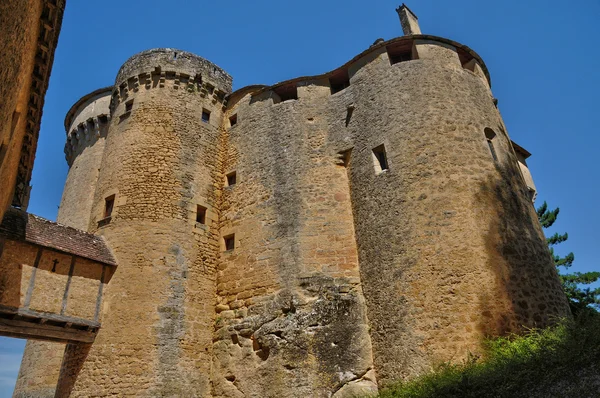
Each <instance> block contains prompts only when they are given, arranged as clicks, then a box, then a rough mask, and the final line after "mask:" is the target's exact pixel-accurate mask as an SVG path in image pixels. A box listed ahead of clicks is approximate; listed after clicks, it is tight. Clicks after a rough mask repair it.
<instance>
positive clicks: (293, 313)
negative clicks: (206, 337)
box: [213, 86, 376, 397]
mask: <svg viewBox="0 0 600 398" xmlns="http://www.w3.org/2000/svg"><path fill="white" fill-rule="evenodd" d="M329 92H330V90H329V87H324V86H305V87H302V88H300V89H299V97H300V99H298V100H284V101H282V102H279V103H277V104H274V103H273V102H274V98H275V101H280V100H281V99H280V98H278V97H277V94H274V93H272V92H267V93H265V95H259V96H256V97H254V98H253V97H252V96H251V95H246V96H244V97H243V98H242V99H241V100H240V101H239V102H237V103H236V104H235V105H233V106H232V107H231V108H230V110H229V112H228V115H227V116H228V118H227V119H226V121H225V125H226V126H227V127H228V125H230V124H231V122H230V121H229V119H230V118H232V117H235V118H236V121H237V122H236V124H235V125H234V126H233V127H230V128H229V129H228V134H227V136H228V137H227V139H226V140H225V141H226V145H225V147H226V148H227V154H228V157H227V160H226V163H225V168H224V174H225V175H229V174H230V173H231V172H235V173H236V184H235V185H232V186H228V187H226V188H225V189H224V193H223V204H222V214H221V216H222V217H221V236H222V237H223V238H226V237H228V236H231V235H232V234H233V235H234V239H235V248H234V249H233V250H223V251H222V253H221V262H220V264H219V272H218V278H217V295H218V298H217V300H218V304H217V312H218V315H217V320H218V322H217V323H216V325H215V329H216V336H215V340H216V343H215V347H214V351H215V354H214V361H215V362H214V369H213V372H214V378H213V387H214V389H213V396H215V397H237V396H248V397H286V396H314V397H321V396H323V397H328V396H331V394H334V393H335V392H336V391H338V390H339V389H340V388H341V387H342V386H344V385H345V384H347V383H354V384H358V385H359V387H364V388H366V389H368V388H369V387H371V389H375V388H376V387H375V386H376V384H375V383H374V381H375V379H374V375H373V372H371V370H372V357H371V347H370V338H369V334H368V322H367V319H366V311H365V306H364V297H363V294H362V289H361V285H360V278H359V271H358V255H357V249H356V242H355V239H354V222H353V216H352V207H351V203H350V187H349V181H348V174H347V171H346V168H345V167H344V165H343V162H341V161H340V159H339V158H338V157H336V153H337V151H338V150H339V148H336V146H335V142H332V141H331V137H330V135H329V128H328V125H329V124H330V123H332V122H333V120H335V117H336V116H333V115H332V116H333V117H331V118H330V117H327V116H329V115H331V112H330V111H329V110H328V106H330V105H331V104H330V103H329V102H328V99H329V97H330V94H329ZM344 109H345V108H344ZM234 115H235V116H234ZM342 116H343V115H342ZM225 185H227V182H226V181H225ZM223 249H226V248H225V247H224V248H223ZM367 379H368V380H367Z"/></svg>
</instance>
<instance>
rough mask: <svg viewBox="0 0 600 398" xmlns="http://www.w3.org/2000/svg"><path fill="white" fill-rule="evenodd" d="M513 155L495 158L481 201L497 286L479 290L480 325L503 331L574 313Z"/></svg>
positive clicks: (489, 330)
mask: <svg viewBox="0 0 600 398" xmlns="http://www.w3.org/2000/svg"><path fill="white" fill-rule="evenodd" d="M512 161H513V159H512V157H508V156H507V157H505V158H504V159H500V160H497V161H496V171H495V173H498V174H499V176H500V178H499V179H498V176H493V175H489V176H488V178H487V179H486V180H485V181H483V182H481V185H480V191H479V192H478V193H477V194H476V196H475V198H476V201H477V202H479V203H481V204H482V207H483V208H484V209H485V212H486V213H487V214H488V217H489V218H488V220H487V221H488V222H489V227H488V233H487V235H486V236H485V237H484V239H485V246H486V251H487V255H488V256H487V258H488V269H490V270H491V271H492V272H493V273H494V274H495V275H494V276H495V287H494V288H493V289H492V290H489V291H488V292H482V293H480V295H479V302H480V311H481V312H480V313H481V314H482V315H483V316H482V317H481V318H480V324H479V327H478V328H479V331H480V332H481V333H483V334H484V335H485V336H503V335H507V334H509V333H518V332H522V331H524V330H525V329H527V328H534V327H535V328H543V327H547V326H550V325H552V324H554V323H556V322H557V321H558V320H559V319H560V318H563V317H570V311H569V309H568V305H567V300H566V297H565V295H564V292H563V290H562V286H561V284H560V281H559V278H558V273H557V271H556V269H555V267H554V264H553V261H552V258H551V256H550V252H549V251H548V247H547V245H546V241H545V238H544V235H543V233H542V230H541V227H540V226H539V222H538V220H537V216H536V213H535V209H534V206H533V204H532V203H531V202H530V201H529V199H528V195H527V193H526V191H525V183H524V182H523V179H522V177H521V175H520V174H519V172H518V170H517V168H516V166H514V165H512V164H511V163H510V162H512Z"/></svg>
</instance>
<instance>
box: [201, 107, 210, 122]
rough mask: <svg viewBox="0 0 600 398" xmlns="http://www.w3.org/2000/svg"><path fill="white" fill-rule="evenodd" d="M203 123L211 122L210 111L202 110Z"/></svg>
mask: <svg viewBox="0 0 600 398" xmlns="http://www.w3.org/2000/svg"><path fill="white" fill-rule="evenodd" d="M202 121H203V122H204V123H208V122H209V121H210V111H209V110H206V109H202Z"/></svg>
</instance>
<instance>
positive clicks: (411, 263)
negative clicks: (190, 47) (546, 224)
mask: <svg viewBox="0 0 600 398" xmlns="http://www.w3.org/2000/svg"><path fill="white" fill-rule="evenodd" d="M425 39H427V40H425ZM403 40H408V39H403ZM394 44H395V45H396V44H398V43H394ZM414 44H415V45H414V51H413V56H414V57H415V58H418V59H413V60H412V61H407V62H399V63H396V64H394V65H392V64H391V62H390V58H389V56H388V53H387V52H386V48H385V47H384V46H380V47H379V48H374V49H372V50H371V51H370V54H369V55H368V56H367V55H365V56H364V57H362V58H363V59H362V60H356V62H355V63H354V64H350V65H347V68H348V74H349V77H350V86H349V87H348V88H346V89H344V90H342V91H341V92H338V93H335V94H330V91H329V86H328V81H327V80H326V79H325V77H327V76H324V78H323V79H314V80H312V81H311V80H310V79H301V80H297V81H293V82H285V83H282V84H281V85H280V86H278V87H275V88H272V89H263V90H259V91H258V92H256V93H255V95H254V96H253V97H252V98H249V97H246V98H245V99H243V100H240V101H239V108H238V109H237V110H236V109H232V111H230V114H231V113H234V112H235V113H236V115H237V124H236V125H235V126H234V127H233V128H231V129H230V132H229V135H230V137H229V139H230V141H231V143H232V146H233V149H234V150H233V154H234V155H232V156H231V157H232V158H234V159H235V163H234V164H233V165H232V166H230V167H235V168H237V169H238V179H239V183H238V184H237V185H236V187H234V188H233V189H232V193H231V194H230V196H231V198H232V203H231V204H228V202H227V201H225V202H224V208H223V209H224V212H223V215H224V221H226V218H227V217H229V218H230V219H232V220H233V222H232V224H234V225H235V224H236V223H237V225H238V226H237V230H238V231H239V232H236V228H235V226H234V227H232V228H231V229H230V230H228V229H227V224H224V225H223V226H224V230H223V234H228V233H232V232H235V234H236V240H237V237H238V234H240V248H239V253H238V252H236V253H232V254H227V253H225V254H224V257H223V259H224V260H225V261H223V263H222V264H221V265H220V267H223V272H220V273H219V278H223V281H224V283H223V284H220V285H219V288H218V292H219V293H220V294H221V295H222V296H225V298H223V297H221V298H220V299H219V300H221V303H222V304H226V305H229V308H227V307H226V306H224V307H218V308H219V310H220V309H223V310H224V311H223V314H226V316H224V317H222V318H223V319H224V321H223V322H225V323H226V324H231V323H233V324H234V326H233V329H236V327H237V328H241V327H244V326H246V325H247V322H245V320H246V317H247V318H249V320H250V324H251V325H252V324H254V325H256V322H257V317H256V316H255V315H254V313H256V312H258V311H257V310H256V309H255V308H261V307H264V308H267V309H266V310H262V311H263V312H267V313H270V317H269V316H267V315H264V314H263V313H260V314H261V316H262V318H258V319H259V320H260V321H261V322H264V320H265V319H270V318H274V319H277V317H279V316H284V315H285V307H282V310H279V309H277V307H276V306H274V305H273V304H272V303H273V302H276V300H274V297H276V296H275V295H274V294H273V293H272V291H276V289H277V288H282V287H283V286H282V285H283V283H282V282H284V281H285V282H287V283H289V281H290V280H292V281H293V280H294V278H293V277H292V278H290V276H296V275H298V276H300V275H303V274H302V273H301V272H298V271H296V269H294V267H297V269H299V270H301V271H309V272H310V271H311V267H307V265H306V264H304V263H303V260H304V257H305V256H306V254H305V253H309V252H310V246H305V245H304V244H303V243H304V241H305V237H304V236H303V235H304V233H303V229H302V227H303V225H311V222H312V225H311V228H310V229H309V230H310V231H311V232H312V233H313V234H315V237H316V238H315V240H317V241H320V242H321V243H323V242H326V241H327V239H326V236H327V232H326V229H325V230H323V229H321V230H320V229H319V228H317V226H316V225H315V224H318V223H322V224H321V225H326V226H328V225H329V222H330V219H329V218H328V217H327V214H328V210H331V211H332V214H335V215H336V217H335V220H336V221H337V222H338V223H341V222H342V220H343V219H344V214H348V213H347V212H344V211H341V210H340V209H337V208H336V206H335V202H333V201H332V202H333V203H327V206H324V207H325V208H324V209H319V207H318V205H317V204H315V203H313V200H312V199H311V198H312V195H313V194H316V195H318V196H317V197H318V198H319V199H320V200H323V201H327V200H328V196H329V195H331V196H333V197H334V198H337V197H339V196H338V194H339V192H340V191H338V189H339V188H338V187H339V186H340V185H339V184H346V186H347V187H348V186H349V188H346V189H349V199H351V203H352V209H353V218H352V217H349V218H348V219H349V220H350V222H353V223H354V228H355V230H356V245H357V248H358V259H359V264H360V280H361V284H362V290H363V291H364V295H365V298H366V303H367V316H368V321H369V325H370V337H371V342H372V344H373V357H374V364H375V370H376V373H377V378H378V381H379V382H380V383H381V384H386V383H388V382H390V381H393V380H397V379H401V378H406V377H410V376H414V375H417V374H420V373H423V372H424V371H427V370H428V369H430V367H431V366H432V365H434V364H436V363H439V362H440V361H448V360H460V359H462V358H465V357H466V355H467V353H468V352H475V353H477V352H479V351H480V349H481V345H480V344H481V342H482V340H483V339H484V338H485V337H487V336H492V335H503V334H506V333H510V332H519V331H521V330H523V328H526V327H534V326H536V327H543V326H547V325H549V324H550V323H551V322H552V319H553V317H558V316H568V314H569V310H568V306H567V303H566V300H565V298H564V295H563V293H562V290H561V288H560V283H559V281H558V278H557V275H556V271H555V269H554V267H553V265H552V261H551V259H550V257H549V255H548V252H547V249H546V247H545V242H544V239H543V234H542V232H541V229H540V227H539V224H538V223H537V220H536V217H535V210H534V208H533V206H532V205H531V202H530V201H529V200H528V195H527V191H526V185H525V183H524V181H523V179H522V177H521V174H520V173H519V170H518V165H517V158H516V156H515V153H514V151H513V150H512V146H511V144H510V140H509V138H508V136H507V134H506V132H505V131H504V128H503V124H502V122H501V120H500V116H499V113H498V111H497V109H496V108H495V106H494V103H493V97H492V95H491V92H490V90H489V86H488V82H487V81H486V79H485V75H484V73H483V71H482V69H481V67H479V65H476V66H474V65H473V62H475V64H477V62H476V60H475V59H474V58H471V59H470V60H469V62H471V65H469V67H470V69H472V70H470V69H466V68H465V67H466V65H465V67H463V62H462V61H463V59H464V53H462V54H459V50H457V48H456V47H454V46H453V45H452V44H451V43H448V42H444V43H439V42H437V41H435V40H431V38H430V37H427V38H421V39H418V38H417V40H415V43H414ZM406 47H407V48H408V49H410V48H411V46H410V45H407V46H406ZM461 51H462V50H461ZM465 64H467V62H465ZM334 75H337V72H336V73H335V74H334ZM330 76H333V75H330ZM292 85H296V86H298V87H297V97H298V99H297V100H294V99H290V100H288V101H284V102H282V103H278V102H279V101H280V99H281V98H280V96H279V94H281V90H283V89H284V87H288V86H292ZM278 90H279V92H278ZM285 90H289V88H285ZM486 128H491V129H493V130H494V131H495V132H496V137H495V138H494V140H493V145H494V147H495V148H494V150H495V156H496V157H497V159H494V157H493V156H492V153H491V151H490V148H489V145H488V143H487V140H486V136H485V134H484V130H485V129H486ZM237 136H239V137H243V138H240V139H239V144H237V145H236V137H237ZM382 145H383V148H384V150H385V156H386V160H387V165H386V166H387V167H388V169H387V170H383V171H382V169H381V166H380V165H379V162H378V159H377V158H376V156H375V153H374V150H376V149H377V150H379V149H381V148H382ZM340 154H341V155H340ZM340 156H341V157H343V158H349V162H348V164H347V169H348V177H347V178H348V180H347V182H344V181H345V179H344V178H342V177H341V176H340V175H336V174H334V173H331V172H328V171H327V167H326V165H327V164H329V165H334V164H335V162H336V161H339V158H340ZM313 162H315V163H317V164H318V166H319V167H318V168H315V172H314V173H311V171H310V170H311V167H314V163H313ZM330 167H331V166H330ZM305 175H306V176H307V177H304V176H305ZM259 176H260V177H259ZM320 180H321V181H323V182H324V184H323V187H324V190H322V189H320V188H319V181H320ZM265 181H267V182H266V183H265ZM244 185H249V186H250V187H249V188H245V187H244ZM271 186H273V187H271ZM249 192H253V193H254V194H253V195H252V194H250V193H249ZM324 192H327V195H325V194H324ZM342 192H343V191H342ZM344 194H346V193H345V192H344ZM238 195H239V199H237V200H235V199H236V198H237V197H238ZM331 196H330V197H331ZM224 197H225V198H227V194H225V195H224ZM278 199H280V200H281V203H283V204H284V205H281V204H278ZM245 203H249V204H252V205H253V206H247V205H246V206H244V204H245ZM317 203H318V202H317ZM240 206H241V208H240ZM254 208H256V210H255V209H254ZM311 208H312V210H317V209H319V210H317V212H316V213H315V215H318V216H319V217H316V218H315V221H313V219H312V217H313V215H312V214H311V213H312V212H311ZM250 210H252V211H250ZM228 213H229V214H231V215H230V216H228ZM259 220H262V221H261V222H260V223H257V222H256V221H259ZM352 220H353V221H352ZM253 223H254V224H253ZM270 224H273V227H272V228H274V229H275V230H277V229H279V231H278V232H277V233H269V232H267V231H268V227H269V226H270ZM342 225H343V224H338V225H337V226H335V227H333V228H334V229H336V230H337V231H343V226H342ZM281 229H283V231H281ZM250 231H252V232H250ZM263 231H264V232H263ZM317 231H318V232H317ZM287 236H289V238H288V239H287V240H286V239H282V238H285V237H287ZM274 237H275V238H279V240H281V241H282V243H279V242H278V239H274ZM341 241H343V239H340V242H341ZM271 242H273V243H274V244H275V245H274V247H275V248H276V250H275V252H274V253H276V254H274V253H272V251H270V250H269V247H270V244H271ZM324 246H325V247H327V248H332V249H333V248H334V247H335V245H332V244H330V243H328V244H326V245H324ZM258 247H262V248H263V249H262V250H261V252H258V253H257V252H256V250H257V248H258ZM294 249H295V250H296V252H293V250H294ZM258 250H260V249H258ZM236 251H237V246H236ZM286 252H291V253H290V254H288V258H286V257H285V256H284V255H282V254H285V253H286ZM326 252H327V251H326V250H320V251H317V253H319V254H324V253H326ZM247 253H250V255H249V256H248V255H247ZM230 259H232V260H233V261H231V260H230ZM259 261H261V262H262V263H263V265H262V266H261V267H260V270H261V271H262V272H263V275H262V277H261V279H262V281H263V285H256V284H254V285H253V284H252V280H251V275H252V271H253V270H254V269H256V268H259V267H256V268H255V266H254V263H255V262H256V264H257V265H258V264H260V262H259ZM321 261H322V264H327V263H328V262H329V261H330V259H327V258H326V257H325V258H322V259H321V258H319V256H318V255H317V256H316V257H315V261H314V262H315V263H319V262H321ZM228 262H234V264H235V263H237V264H236V266H235V267H234V268H233V269H234V270H235V271H233V273H232V276H231V277H229V276H228V275H227V270H228V268H230V266H228ZM271 264H275V266H273V265H271ZM292 264H293V265H294V267H293V266H291V265H292ZM277 268H279V269H277ZM272 269H275V271H271V270H272ZM325 269H326V268H325V267H323V270H325ZM296 272H297V274H295V273H296ZM271 273H273V274H275V275H276V277H270V275H271ZM300 280H301V278H299V277H298V280H297V284H298V285H300V286H301V285H302V283H301V282H300ZM246 285H247V286H249V287H250V288H252V289H253V290H250V292H249V293H246V292H244V290H245V289H244V286H246ZM230 286H231V287H230ZM284 286H285V285H284ZM532 286H534V287H532ZM246 290H249V289H248V288H246ZM230 291H232V292H230ZM322 291H323V289H322ZM232 293H236V294H237V295H238V296H237V297H238V298H239V297H240V296H241V297H242V298H246V297H247V296H250V300H249V302H250V304H251V306H250V307H249V308H248V309H247V310H246V307H248V303H247V302H244V303H243V305H242V304H241V303H240V302H239V300H238V301H235V299H236V296H235V295H234V294H232ZM254 302H256V303H261V304H260V306H258V305H253V303H254ZM265 302H266V304H265ZM232 306H233V308H232ZM269 306H270V307H269ZM234 308H235V309H234ZM230 309H234V310H233V311H231V310H230ZM245 311H248V313H249V314H252V315H253V316H250V315H248V316H246V315H245ZM281 312H283V315H278V314H280V313H281ZM232 317H233V318H239V320H237V321H226V319H227V318H232ZM286 319H287V318H286ZM237 322H239V326H238V325H236V323H237ZM298 323H299V324H301V323H300V322H298ZM259 325H260V324H259ZM254 327H255V328H256V326H254ZM217 329H218V330H219V331H220V330H222V328H220V329H219V326H218V325H217ZM228 330H231V327H230V328H229V329H228ZM283 330H285V329H283ZM246 333H248V331H246ZM279 333H280V334H281V331H280V332H279ZM345 333H346V334H347V333H348V331H345ZM258 335H260V329H259V330H258ZM253 336H254V337H255V336H256V332H255V334H254V335H251V336H249V337H251V338H252V337H253ZM217 338H218V339H222V340H223V341H225V340H226V339H227V336H226V335H225V336H222V335H218V337H217ZM296 339H297V340H300V341H301V339H300V338H299V337H296ZM264 340H265V341H268V340H267V339H264ZM237 341H241V344H238V345H241V350H240V349H238V348H236V347H235V343H236V342H237ZM272 341H274V342H273V343H271V344H272V345H274V346H275V347H277V348H279V347H280V346H281V343H280V344H279V345H278V344H277V343H278V342H279V341H280V340H277V339H274V338H272ZM363 341H365V340H363ZM233 343H234V344H229V347H230V348H229V349H228V353H229V356H230V357H232V358H238V356H239V355H240V354H237V353H236V351H241V352H242V353H243V352H244V351H243V349H244V344H245V340H244V339H240V338H239V337H236V338H235V339H234V341H233ZM259 343H260V340H259ZM221 344H223V343H221ZM223 346H225V345H224V344H223ZM256 347H257V346H256V345H255V348H256ZM258 348H260V346H258ZM216 352H217V353H218V352H219V351H218V350H216ZM223 356H224V357H227V355H223ZM279 356H280V357H284V358H285V354H284V353H279ZM316 357H317V358H319V356H318V355H316ZM245 358H249V357H247V356H246V357H245ZM216 359H217V360H218V359H219V358H218V357H216ZM327 360H328V361H329V362H330V363H332V362H335V361H334V360H332V359H330V358H327ZM234 362H235V361H234ZM267 362H268V360H267ZM304 366H306V365H304ZM262 367H265V365H264V364H263V365H259V366H256V367H255V369H257V370H253V371H252V372H248V371H247V370H248V369H252V367H251V365H246V363H244V366H240V367H239V369H240V370H238V372H239V373H241V375H242V377H244V378H248V379H252V381H249V382H246V384H247V385H250V386H246V387H245V389H244V383H245V380H244V379H240V375H239V374H236V373H235V369H234V370H232V369H230V368H226V370H225V371H224V375H223V376H224V377H225V378H226V379H228V380H230V381H231V380H233V384H234V386H236V387H240V390H241V391H244V394H248V391H255V390H252V388H256V387H257V386H260V385H261V384H260V383H261V382H260V377H257V376H256V375H257V374H258V375H260V374H261V373H260V371H259V370H258V369H262ZM216 368H217V367H216ZM278 369H279V373H283V372H284V371H283V370H281V366H279V367H278ZM284 369H285V367H284ZM287 377H288V378H287V381H288V382H289V383H290V384H289V385H293V384H296V385H297V383H294V381H293V373H292V372H288V375H287ZM277 379H278V380H282V379H283V380H285V376H278V377H277ZM223 384H224V383H223ZM280 384H281V385H285V382H281V383H280ZM309 384H310V383H309ZM265 385H267V383H265ZM311 387H312V388H314V385H313V386H311ZM269 388H270V389H269V390H268V391H277V390H274V387H273V386H272V385H271V386H270V387H269ZM231 391H233V389H231ZM282 391H283V390H282ZM282 391H277V392H275V395H277V394H279V395H280V396H284V395H285V394H284V393H283V392H282ZM313 391H317V390H313ZM216 392H218V391H216ZM263 394H264V391H263ZM288 394H291V395H293V394H294V393H293V392H288ZM223 395H227V394H226V393H223ZM230 395H231V396H234V393H233V392H231V393H230ZM248 395H249V396H260V393H249V394H248ZM324 395H325V394H324Z"/></svg>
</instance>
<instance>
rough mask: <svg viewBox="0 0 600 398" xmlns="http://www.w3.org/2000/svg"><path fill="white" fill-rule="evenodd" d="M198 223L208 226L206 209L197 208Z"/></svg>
mask: <svg viewBox="0 0 600 398" xmlns="http://www.w3.org/2000/svg"><path fill="white" fill-rule="evenodd" d="M196 222H197V223H198V224H206V207H204V206H200V205H198V206H196Z"/></svg>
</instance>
